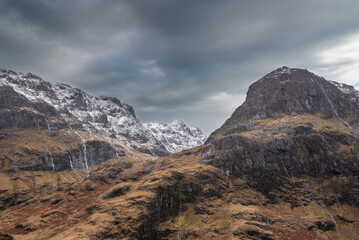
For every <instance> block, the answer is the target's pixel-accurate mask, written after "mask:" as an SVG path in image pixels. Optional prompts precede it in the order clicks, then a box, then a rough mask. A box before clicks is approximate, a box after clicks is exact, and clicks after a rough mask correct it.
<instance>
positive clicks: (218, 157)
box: [204, 67, 359, 177]
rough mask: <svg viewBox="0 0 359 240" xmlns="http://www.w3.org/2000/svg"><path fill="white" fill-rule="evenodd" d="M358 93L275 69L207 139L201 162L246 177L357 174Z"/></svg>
mask: <svg viewBox="0 0 359 240" xmlns="http://www.w3.org/2000/svg"><path fill="white" fill-rule="evenodd" d="M358 100H359V92H358V91H356V90H355V89H354V88H353V87H350V86H347V85H344V84H339V83H336V82H330V81H327V80H325V79H324V78H322V77H318V76H316V75H315V74H313V73H311V72H309V71H307V70H302V69H289V68H287V67H282V68H279V69H277V70H275V71H273V72H271V73H269V74H267V75H266V76H264V77H263V78H261V79H260V80H258V81H257V82H255V83H253V84H252V85H251V86H250V87H249V90H248V93H247V98H246V101H245V102H244V103H243V105H241V106H240V107H238V108H237V109H236V110H235V112H234V113H233V114H232V116H231V117H230V118H229V119H228V120H227V121H226V122H225V123H224V124H223V126H222V127H221V128H219V129H217V130H216V131H215V132H214V133H212V134H211V136H210V137H209V138H208V140H207V143H208V144H211V147H209V148H213V149H210V150H209V151H211V152H213V153H214V154H212V155H211V156H207V155H206V154H205V155H204V160H205V161H207V162H209V163H210V164H212V165H214V166H216V167H220V168H222V169H223V170H225V171H226V172H228V173H229V174H239V175H241V176H245V177H253V176H261V175H265V174H270V175H273V174H277V175H280V176H300V175H303V174H304V175H310V176H317V175H323V174H346V175H357V174H358V173H359V155H358V154H357V153H358V152H359V144H358V143H359V134H358V129H359V128H358V127H359V124H358V120H359V105H358V103H359V101H358Z"/></svg>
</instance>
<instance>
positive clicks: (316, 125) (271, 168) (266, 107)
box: [0, 67, 359, 240]
mask: <svg viewBox="0 0 359 240" xmlns="http://www.w3.org/2000/svg"><path fill="white" fill-rule="evenodd" d="M0 89H2V90H1V95H0V96H1V99H0V100H1V101H0V103H1V119H5V120H6V119H11V120H12V122H11V123H9V122H8V121H3V122H2V126H5V127H2V128H1V129H0V148H1V149H0V152H1V154H2V157H1V158H0V170H1V171H0V180H1V183H2V184H1V185H0V209H1V213H0V239H1V238H3V239H55V240H56V239H59V240H60V239H230V240H232V239H252V240H253V239H256V240H259V239H261V240H274V239H283V240H287V239H301V240H314V239H325V240H331V239H358V237H359V171H358V167H359V155H358V152H359V151H358V150H359V149H358V147H359V144H358V142H359V141H358V140H359V139H358V138H359V133H358V130H359V129H358V128H359V124H358V117H359V114H358V111H357V110H358V96H359V92H358V91H356V90H355V89H354V88H353V87H351V86H348V85H345V84H340V83H336V82H332V81H327V80H325V79H324V78H321V77H319V76H316V75H315V74H313V73H311V72H309V71H307V70H304V69H295V68H287V67H282V68H279V69H276V70H274V71H273V72H271V73H269V74H267V75H266V76H264V77H263V78H261V79H260V80H258V81H257V82H255V83H253V84H252V85H251V86H250V87H249V89H248V93H247V98H246V101H245V103H243V104H242V105H241V106H239V107H238V108H237V109H236V110H235V111H234V113H233V114H232V116H231V117H230V118H229V119H228V120H227V121H226V122H225V123H224V124H223V125H222V126H221V127H220V128H219V129H217V130H216V131H214V132H213V133H212V134H211V135H210V137H209V138H208V140H207V141H206V142H205V144H203V145H201V146H197V147H194V148H191V149H186V150H183V151H181V152H177V153H174V154H171V155H168V156H164V157H161V158H154V157H152V156H151V155H149V154H146V153H143V152H146V148H145V147H144V145H143V144H142V145H140V144H138V143H137V144H138V145H136V147H137V149H140V148H142V150H141V151H142V152H141V151H139V150H136V149H135V148H136V147H127V148H125V147H124V146H127V145H125V144H123V145H120V144H119V143H121V142H120V141H119V142H118V143H114V142H113V141H110V140H111V137H107V136H106V135H105V137H102V136H101V134H99V133H98V132H97V131H95V130H92V128H91V131H89V130H87V129H84V126H87V125H86V124H81V122H80V121H76V119H77V118H76V117H74V119H73V121H69V125H70V126H71V128H72V130H71V128H69V127H66V126H68V125H67V123H66V122H65V121H63V119H62V118H61V116H62V115H64V116H65V115H66V118H67V119H69V118H70V117H67V115H69V113H67V112H66V110H64V111H63V112H65V113H63V112H61V113H59V112H58V111H57V110H56V108H54V107H52V106H53V105H50V104H48V105H46V104H43V102H41V103H38V102H36V101H29V100H28V99H29V98H26V97H24V96H23V95H20V94H19V93H18V92H17V91H15V90H14V89H13V88H12V86H11V85H9V84H3V85H2V86H0ZM18 91H19V90H18ZM74 104H76V101H74V102H72V103H71V104H70V106H69V108H71V106H72V105H74ZM122 105H123V104H122ZM4 106H5V107H4ZM124 108H125V107H124ZM68 111H70V110H68ZM123 111H124V110H123ZM70 113H71V112H70ZM4 116H5V117H4ZM45 116H46V117H45ZM91 116H92V115H91ZM82 119H84V118H82ZM45 120H47V121H48V122H50V124H49V125H50V128H47V124H46V121H45ZM91 124H93V122H91ZM9 125H11V126H22V127H17V128H14V127H11V126H9ZM96 126H97V125H96ZM101 126H102V125H101ZM142 126H143V128H144V129H145V130H146V132H147V131H148V132H149V129H150V130H151V131H153V132H154V133H153V137H154V139H158V141H162V142H164V143H163V145H164V146H171V147H172V148H173V149H178V147H179V144H177V142H176V141H175V140H174V139H182V141H184V142H186V141H188V142H192V139H198V138H193V137H192V136H190V135H191V133H192V134H196V133H199V132H198V131H197V129H196V128H193V127H186V126H185V125H184V124H183V123H182V122H180V121H174V122H172V123H170V124H162V123H150V124H143V125H142ZM90 127H91V125H90V124H89V128H90ZM72 131H76V133H77V134H78V135H80V136H78V135H77V134H76V133H73V132H72ZM123 136H124V138H125V135H123ZM82 138H83V139H84V141H82V140H81V139H82ZM127 138H128V139H129V137H127ZM108 139H110V140H108ZM199 139H201V137H200V138H199ZM202 139H204V138H202ZM127 141H129V142H130V140H127ZM131 141H132V142H131V143H133V144H135V141H134V140H131ZM144 142H145V143H146V141H144ZM193 142H196V141H195V140H193ZM168 149H170V148H168ZM151 151H153V150H152V149H151ZM85 154H86V157H85ZM34 156H36V157H35V158H34ZM84 158H85V159H87V161H77V159H84ZM61 161H62V162H64V163H72V164H68V165H71V166H73V165H75V166H76V164H74V163H85V162H87V163H90V164H87V165H88V167H89V169H90V173H91V174H86V171H84V170H82V171H80V170H76V169H75V170H76V171H73V170H72V169H71V168H70V167H67V168H66V167H63V168H61V169H59V168H58V166H59V163H60V162H61ZM45 163H47V164H45ZM52 163H54V164H52ZM36 164H38V166H47V168H45V169H44V168H41V167H37V168H34V166H36ZM54 165H55V167H53V166H54ZM60 166H61V165H60ZM75 166H74V168H75ZM54 169H55V171H54ZM82 169H86V168H82Z"/></svg>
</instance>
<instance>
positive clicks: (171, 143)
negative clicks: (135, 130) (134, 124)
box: [144, 120, 207, 152]
mask: <svg viewBox="0 0 359 240" xmlns="http://www.w3.org/2000/svg"><path fill="white" fill-rule="evenodd" d="M144 126H145V128H147V129H148V130H149V131H151V132H152V134H153V135H154V136H155V137H156V138H157V139H159V140H160V141H161V142H163V144H164V146H165V147H166V149H167V150H168V151H169V152H179V151H182V150H184V149H187V148H192V147H195V146H199V145H202V144H203V143H204V141H205V140H206V138H207V137H206V136H205V135H204V134H203V133H202V131H201V130H200V129H199V128H197V127H192V126H188V125H186V124H185V123H184V122H183V121H182V120H174V121H172V122H170V123H169V124H166V123H161V122H150V123H145V124H144Z"/></svg>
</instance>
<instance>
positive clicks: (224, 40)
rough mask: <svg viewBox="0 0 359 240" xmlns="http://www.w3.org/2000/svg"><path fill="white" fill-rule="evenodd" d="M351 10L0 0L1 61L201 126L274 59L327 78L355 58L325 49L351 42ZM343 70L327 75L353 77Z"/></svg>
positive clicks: (280, 1)
mask: <svg viewBox="0 0 359 240" xmlns="http://www.w3.org/2000/svg"><path fill="white" fill-rule="evenodd" d="M358 9H359V2H358V1H355V0H342V1H335V0H316V1H312V0H303V1H287V0H272V1H263V0H262V1H259V0H243V1H237V0H226V1H219V0H217V1H215V0H206V1H204V0H203V1H201V0H198V1H193V0H192V1H190V0H174V1H168V0H152V1H148V0H131V1H126V0H123V1H115V0H113V1H111V0H76V1H70V0H59V1H50V0H32V1H28V0H8V1H6V0H0V63H1V68H9V69H13V70H16V71H21V72H32V73H34V74H37V75H40V76H41V77H43V78H44V79H47V80H49V81H57V82H65V83H68V84H70V85H72V86H75V87H79V88H82V89H84V90H85V91H87V92H90V93H91V94H94V95H110V96H115V97H118V98H119V99H120V100H121V101H123V102H126V103H129V104H131V105H133V106H134V108H135V110H136V113H137V115H138V116H139V117H140V119H141V120H142V121H153V120H156V121H164V122H166V121H170V120H174V119H183V120H185V121H186V122H187V123H189V124H192V125H197V126H199V127H200V128H202V129H203V130H204V131H205V132H206V133H207V134H209V133H210V132H211V131H213V130H214V129H215V128H218V127H219V126H220V125H221V124H222V123H223V122H224V121H225V119H226V118H228V117H229V115H230V114H231V113H232V112H233V111H234V109H235V108H236V107H237V106H239V105H240V104H241V103H242V102H243V100H244V98H245V93H246V90H247V88H248V86H249V85H250V84H251V83H252V82H254V81H256V80H257V79H259V78H260V77H262V76H263V75H264V74H266V73H267V72H269V71H271V70H273V69H275V68H277V67H280V66H282V65H287V66H289V67H300V68H307V69H310V70H313V71H314V72H316V73H318V74H321V75H323V76H324V77H329V78H333V77H338V76H340V74H339V73H342V72H343V71H345V69H349V68H351V67H353V66H358V65H357V63H358V61H357V59H358V57H359V56H357V57H355V56H353V57H351V58H349V59H348V57H347V55H346V54H342V55H343V58H344V59H340V58H338V60H335V59H334V60H333V56H332V55H333V53H336V54H337V55H338V56H340V54H341V52H343V51H344V50H343V49H345V46H346V45H345V44H347V45H348V44H354V42H355V39H356V38H355V36H357V34H358V33H359V25H358V24H357V23H358V22H359V14H357V10H358ZM353 39H354V40H353ZM358 54H359V48H358ZM340 70H341V71H340ZM346 76H347V75H346ZM351 76H353V75H350V76H349V75H348V76H347V78H343V79H335V80H338V81H340V80H342V81H347V82H348V83H352V84H356V83H357V82H359V79H356V80H350V77H351ZM348 79H349V80H348Z"/></svg>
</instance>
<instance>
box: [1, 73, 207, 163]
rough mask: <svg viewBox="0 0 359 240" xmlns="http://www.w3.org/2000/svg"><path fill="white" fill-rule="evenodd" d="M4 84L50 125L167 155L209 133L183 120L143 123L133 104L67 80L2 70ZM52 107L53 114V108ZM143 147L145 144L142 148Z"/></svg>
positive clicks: (199, 142) (194, 143) (193, 144)
mask: <svg viewBox="0 0 359 240" xmlns="http://www.w3.org/2000/svg"><path fill="white" fill-rule="evenodd" d="M0 84H1V85H5V86H9V87H11V88H13V89H14V91H16V92H17V93H18V94H20V95H22V96H24V97H25V98H26V99H27V100H28V101H29V102H30V103H32V104H35V105H36V107H37V108H38V110H40V113H42V114H43V116H44V118H45V119H44V121H45V122H46V123H47V124H48V127H49V128H50V127H51V128H66V127H69V128H71V129H79V130H82V131H87V132H89V133H90V134H92V133H97V134H100V135H102V136H104V137H105V138H107V139H112V140H113V141H115V142H116V144H120V145H123V146H124V147H126V148H135V149H136V150H138V149H139V147H138V145H142V146H143V149H146V150H143V151H145V152H147V153H150V154H153V155H157V156H163V155H167V154H169V153H173V152H177V151H181V150H184V149H187V148H190V147H194V146H197V145H201V144H203V142H204V140H205V138H206V137H205V136H204V135H203V133H202V132H201V131H200V130H199V129H198V128H194V127H189V126H187V125H186V124H185V123H184V122H183V121H180V120H175V121H173V122H171V123H170V124H164V123H148V124H142V123H141V122H140V120H139V119H138V118H137V117H136V114H135V111H134V109H133V108H132V106H130V105H128V104H125V103H122V102H121V101H120V100H119V99H117V98H115V97H108V96H100V97H95V96H91V95H89V94H87V93H86V92H84V91H82V90H81V89H79V88H73V87H71V86H69V85H67V84H64V83H50V82H48V81H45V80H43V79H42V78H40V77H39V76H36V75H34V74H31V73H27V74H23V73H16V72H14V71H11V70H0ZM49 108H51V111H50V112H51V114H52V115H51V116H50V115H49V110H47V111H43V109H49ZM140 148H142V147H140Z"/></svg>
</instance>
